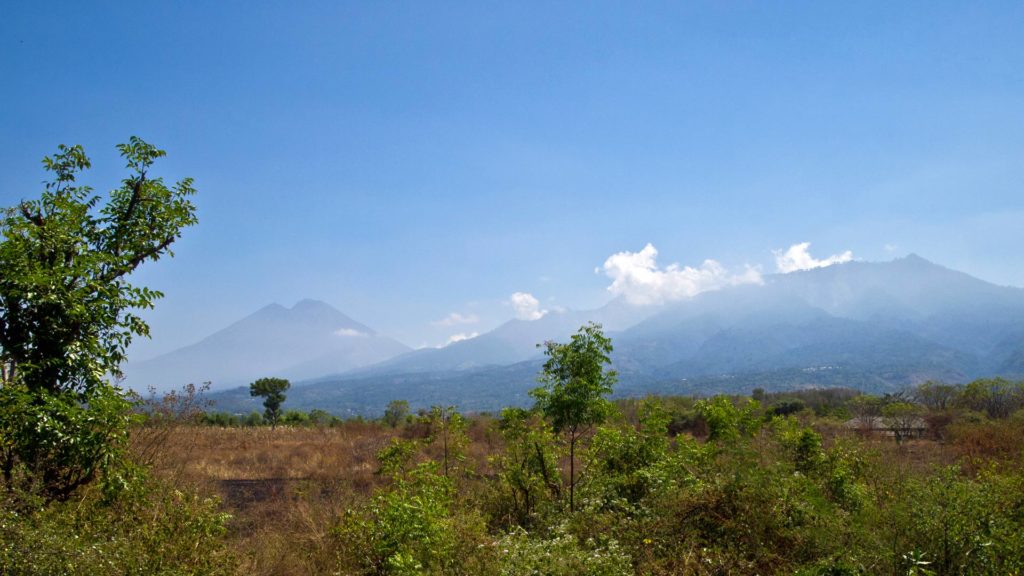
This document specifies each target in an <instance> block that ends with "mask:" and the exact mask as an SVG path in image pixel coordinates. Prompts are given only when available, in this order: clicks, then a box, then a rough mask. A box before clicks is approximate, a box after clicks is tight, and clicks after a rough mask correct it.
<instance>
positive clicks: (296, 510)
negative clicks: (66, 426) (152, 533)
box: [134, 418, 1020, 576]
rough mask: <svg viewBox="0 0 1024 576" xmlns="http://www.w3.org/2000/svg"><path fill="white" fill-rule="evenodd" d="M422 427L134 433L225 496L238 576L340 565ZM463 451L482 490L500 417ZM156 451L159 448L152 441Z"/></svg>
mask: <svg viewBox="0 0 1024 576" xmlns="http://www.w3.org/2000/svg"><path fill="white" fill-rule="evenodd" d="M817 424H818V425H819V426H818V428H819V432H821V433H822V435H823V436H824V438H825V443H826V445H827V446H828V445H832V444H834V443H836V442H854V443H855V444H857V445H858V446H859V448H860V449H862V450H866V451H867V452H866V453H867V454H871V456H870V457H869V459H870V460H871V461H873V462H874V463H876V464H875V465H876V466H879V467H881V468H885V469H887V470H888V472H887V474H882V475H881V476H886V475H897V476H904V475H908V474H914V475H916V474H922V473H925V471H926V470H928V469H934V467H936V466H942V465H948V464H951V463H954V462H963V460H964V459H965V458H964V457H965V456H967V457H968V458H969V457H970V456H974V455H977V454H979V453H982V454H984V455H986V456H988V455H990V454H991V453H995V452H998V453H1000V454H1002V453H1003V452H1005V451H1006V446H1010V445H1012V446H1013V447H1014V448H1015V449H1016V450H1018V454H1017V455H1018V457H1019V431H1020V428H1019V427H1013V429H1012V430H1010V428H1011V427H1010V426H1006V430H1002V429H1000V430H999V432H1003V434H993V433H992V431H990V430H985V431H984V434H981V435H980V436H981V437H982V439H984V440H986V442H982V441H981V440H978V438H977V437H976V436H977V435H971V434H967V433H964V432H962V431H959V430H957V431H956V432H957V434H954V435H953V436H954V439H953V441H952V442H936V441H934V440H913V441H908V442H904V443H903V444H899V445H898V444H896V443H895V442H894V441H893V440H892V439H888V438H860V437H857V436H856V435H854V434H853V433H852V432H851V431H849V430H848V429H845V428H843V427H841V426H838V425H829V424H827V423H826V425H825V426H820V425H821V422H817ZM425 435H426V429H424V428H423V427H418V426H416V425H412V426H406V427H403V428H400V429H398V430H392V429H389V428H385V427H383V426H381V425H379V424H376V423H365V422H346V423H344V424H343V425H340V426H337V427H322V428H316V427H302V428H290V427H279V428H277V429H276V430H271V429H269V428H216V427H208V426H190V425H172V426H170V427H169V429H155V428H149V429H147V428H140V429H138V430H136V434H135V435H134V436H135V438H134V440H135V444H136V446H137V447H145V450H144V451H145V453H146V454H148V458H149V461H150V464H151V467H152V469H153V470H154V472H155V473H156V474H158V475H160V476H162V477H164V478H167V479H169V480H171V481H172V482H175V483H177V484H178V485H185V486H191V487H193V488H195V489H197V490H199V491H200V492H202V493H205V494H214V495H218V496H219V497H220V498H221V501H222V502H223V505H224V507H225V509H226V511H227V512H229V513H231V514H232V515H233V517H234V519H233V520H232V522H231V525H230V532H229V539H230V546H231V548H232V549H233V550H234V553H235V554H236V556H237V557H238V559H239V561H240V570H239V574H246V575H253V576H260V575H271V574H274V575H282V576H292V575H296V576H298V575H312V574H330V573H333V572H335V571H336V570H337V566H338V558H337V556H336V554H337V553H338V550H337V543H336V542H335V539H334V538H333V536H332V532H331V529H332V528H333V527H335V526H337V525H338V523H339V521H340V519H341V518H342V517H343V516H344V513H345V511H346V510H349V509H355V508H358V507H359V506H360V505H361V504H362V503H365V502H366V501H367V499H368V498H369V497H370V495H371V494H372V493H373V491H374V489H375V488H376V487H378V486H380V485H381V483H382V482H383V479H382V478H380V477H379V476H378V475H377V474H376V471H377V468H378V462H377V457H376V455H377V453H378V452H379V451H380V450H381V449H382V448H384V447H385V446H387V445H388V444H389V443H390V442H391V440H392V438H394V437H404V438H407V439H410V438H423V437H424V436H425ZM467 435H468V437H469V440H470V443H469V445H468V446H466V447H465V454H466V456H467V458H468V460H469V461H470V468H471V469H473V470H475V475H471V476H470V477H468V479H467V478H462V479H460V494H463V495H470V494H480V493H482V492H483V487H484V484H485V483H486V482H488V479H489V478H490V477H491V476H492V473H493V471H492V470H491V468H490V464H489V460H488V457H490V456H494V455H497V454H500V453H501V452H502V450H503V444H502V441H501V437H500V435H499V434H498V433H497V432H496V430H495V429H494V426H493V421H491V420H489V419H486V418H473V419H471V421H470V426H469V428H468V430H467ZM157 445H158V447H159V449H158V450H154V449H153V446H157ZM439 450H440V446H439V445H438V444H436V443H435V444H433V445H430V446H427V447H425V449H424V450H423V452H422V454H421V457H430V458H434V459H440V458H441V454H440V453H439Z"/></svg>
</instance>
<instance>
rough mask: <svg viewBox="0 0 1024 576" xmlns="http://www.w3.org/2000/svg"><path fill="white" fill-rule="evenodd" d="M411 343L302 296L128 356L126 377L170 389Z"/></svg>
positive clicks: (246, 378)
mask: <svg viewBox="0 0 1024 576" xmlns="http://www.w3.org/2000/svg"><path fill="white" fill-rule="evenodd" d="M410 350H411V348H409V347H408V346H406V345H404V344H402V343H400V342H398V341H396V340H394V339H392V338H389V337H387V336H382V335H380V334H377V333H376V332H375V331H374V330H373V329H371V328H369V327H367V326H365V325H363V324H360V323H359V322H356V321H355V320H353V319H352V318H349V317H348V316H346V315H345V314H342V313H341V312H339V311H338V310H336V309H334V308H332V307H331V306H330V305H328V304H326V303H324V302H319V301H316V300H302V301H300V302H299V303H297V304H296V305H295V306H293V307H292V308H285V307H284V306H281V305H280V304H271V305H269V306H266V307H264V308H262V309H260V310H258V311H256V312H254V313H253V314H251V315H249V316H247V317H245V318H243V319H242V320H239V321H238V322H235V323H234V324H232V325H230V326H228V327H226V328H224V329H223V330H220V331H218V332H215V333H214V334H211V335H210V336H207V337H206V338H204V339H202V340H200V341H199V342H196V343H195V344H192V345H190V346H186V347H184V348H180V349H178V350H175V351H173V352H170V353H168V354H164V355H162V356H158V357H156V358H153V359H151V360H147V361H143V362H138V363H132V364H129V365H128V367H127V368H126V370H125V376H126V380H125V383H126V384H127V385H129V386H131V387H133V388H136V389H140V388H141V389H145V388H147V387H149V386H153V387H155V388H157V389H158V390H166V389H171V388H177V387H180V386H181V385H183V384H187V383H190V382H191V383H194V384H200V383H202V382H211V383H212V387H213V388H214V389H224V388H227V387H232V386H242V385H247V384H248V383H249V382H252V381H253V380H255V379H257V378H261V377H263V376H268V375H273V376H281V377H284V378H289V379H292V380H303V379H307V378H313V377H316V376H323V375H324V374H336V373H339V372H345V371H347V370H350V369H352V368H357V367H359V366H366V365H369V364H373V363H376V362H380V361H382V360H386V359H388V358H391V357H393V356H396V355H398V354H402V353H404V352H409V351H410Z"/></svg>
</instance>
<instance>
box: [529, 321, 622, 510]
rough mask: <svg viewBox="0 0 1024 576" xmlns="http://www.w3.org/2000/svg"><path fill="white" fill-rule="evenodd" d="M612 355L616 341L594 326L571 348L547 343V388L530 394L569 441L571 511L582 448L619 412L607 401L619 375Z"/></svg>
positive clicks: (543, 383)
mask: <svg viewBox="0 0 1024 576" xmlns="http://www.w3.org/2000/svg"><path fill="white" fill-rule="evenodd" d="M611 352H612V341H611V339H610V338H607V337H606V336H605V335H604V332H602V330H601V325H600V324H595V323H593V322H591V323H589V324H587V325H586V326H583V327H581V328H580V329H579V331H577V332H576V333H575V334H573V335H572V338H571V339H570V341H569V343H567V344H559V343H558V342H551V341H548V342H545V343H544V354H545V355H546V356H547V357H548V359H547V361H546V362H545V363H544V369H543V372H542V373H541V375H540V377H539V378H538V381H539V382H540V383H541V386H540V387H538V388H534V389H533V390H531V391H530V395H531V396H533V397H534V399H535V400H536V404H537V408H538V409H539V410H540V411H541V412H542V413H543V414H544V415H545V416H546V417H548V418H549V419H551V426H552V428H553V429H554V431H555V432H556V433H558V434H562V435H564V436H565V438H566V440H567V441H568V444H569V510H570V511H575V509H576V504H575V491H576V490H575V488H576V444H577V442H578V441H579V440H580V438H581V437H583V436H584V435H586V434H587V433H588V432H590V430H592V429H593V427H594V426H595V425H598V424H601V423H602V422H604V421H605V420H606V419H607V418H608V416H609V415H610V414H611V413H612V412H613V410H614V406H613V405H612V403H611V402H609V401H608V399H607V398H606V397H607V396H608V395H609V394H611V393H612V386H613V385H614V384H615V381H616V373H615V371H614V370H606V369H605V365H606V364H611V359H610V357H609V355H610V354H611Z"/></svg>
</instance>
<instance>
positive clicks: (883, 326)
mask: <svg viewBox="0 0 1024 576" xmlns="http://www.w3.org/2000/svg"><path fill="white" fill-rule="evenodd" d="M588 320H593V321H597V322H603V323H604V326H605V331H606V333H607V334H608V335H609V336H610V337H611V338H612V340H613V344H614V346H615V350H614V352H613V353H612V361H613V365H614V368H615V369H616V370H618V372H619V382H618V384H617V386H616V394H619V395H632V396H636V395H644V394H649V393H658V394H667V393H668V394H670V393H676V394H714V393H720V392H749V391H750V390H751V389H752V388H755V387H761V388H765V389H768V390H780V389H787V388H793V387H824V386H849V387H853V388H859V389H863V390H867V391H871V392H885V391H895V390H899V389H902V388H905V387H906V386H909V385H913V384H916V383H920V382H923V381H925V380H929V379H934V380H942V381H946V382H966V381H969V380H972V379H974V378H978V377H984V376H995V375H999V376H1005V377H1009V378H1019V377H1021V376H1024V290H1022V289H1019V288H1010V287H1003V286H996V285H994V284H991V283H988V282H985V281H983V280H979V279H977V278H974V277H971V276H969V275H967V274H964V273H962V272H957V271H954V270H950V269H948V268H945V267H943V266H940V265H937V264H934V263H932V262H929V261H928V260H926V259H924V258H922V257H920V256H916V255H911V256H908V257H905V258H900V259H897V260H893V261H890V262H848V263H845V264H837V265H833V266H829V267H825V268H817V269H813V270H806V271H800V272H793V273H789V274H773V275H766V276H765V277H764V282H763V283H762V284H760V285H742V286H734V287H728V288H724V289H721V290H718V291H714V292H705V293H702V294H699V295H697V296H695V297H693V298H690V299H687V300H683V301H680V302H675V303H673V304H670V305H664V306H657V307H648V308H637V307H633V306H629V305H628V304H626V303H624V302H621V301H613V302H612V303H611V304H609V305H608V306H606V307H604V308H601V309H598V310H592V311H581V312H562V313H550V314H548V315H546V316H545V317H543V318H541V319H539V320H535V321H531V322H527V321H522V320H513V321H510V322H508V323H506V324H504V325H502V326H500V327H498V328H497V329H495V330H494V331H492V332H489V333H487V334H483V335H481V336H478V337H477V338H473V339H471V340H466V341H463V342H458V343H455V344H452V345H450V346H447V347H445V348H442V349H431V350H418V351H414V352H410V353H407V354H403V355H399V356H395V357H394V358H391V359H389V360H387V361H384V362H382V363H379V364H376V365H372V366H367V367H364V368H362V369H358V370H355V371H351V372H349V373H346V374H340V375H334V376H329V377H323V378H318V379H315V380H310V381H307V382H305V383H302V384H300V385H299V386H296V387H294V388H293V389H292V390H291V391H290V392H289V403H288V406H293V407H319V408H323V409H326V410H331V411H334V412H336V413H339V414H352V413H362V414H379V413H380V411H381V410H383V407H384V406H385V405H386V403H387V402H388V401H389V400H393V399H399V398H401V399H406V400H409V401H410V402H411V403H412V404H413V405H414V406H416V407H426V406H429V405H431V404H455V405H458V406H460V407H462V408H463V409H471V410H496V409H499V408H501V407H503V406H506V405H512V404H519V405H522V404H526V403H528V402H529V397H528V396H527V392H528V391H529V389H530V388H532V387H534V386H536V375H537V373H538V371H539V370H540V367H541V364H542V361H543V358H542V356H541V355H540V351H539V350H538V349H537V348H536V344H537V343H539V342H543V341H544V340H549V339H554V340H558V341H565V340H566V339H567V338H568V337H569V335H571V334H572V333H573V332H575V331H576V329H577V328H578V327H579V326H580V325H582V324H583V323H585V322H586V321H588ZM244 392H245V391H244V390H239V391H236V392H225V393H224V394H221V395H220V396H218V398H217V402H218V405H219V406H220V407H221V408H223V409H229V410H233V411H249V410H250V409H253V408H254V407H257V406H258V405H257V404H256V403H254V402H253V401H252V399H249V398H247V397H245V394H244Z"/></svg>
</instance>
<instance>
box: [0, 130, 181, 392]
mask: <svg viewBox="0 0 1024 576" xmlns="http://www.w3.org/2000/svg"><path fill="white" fill-rule="evenodd" d="M118 150H120V152H121V156H122V157H123V158H124V159H125V160H126V162H127V168H128V169H129V170H130V174H129V176H128V177H127V178H125V179H124V180H123V181H122V182H121V186H120V187H119V188H117V189H115V190H113V191H112V192H110V195H109V198H108V199H107V201H106V202H105V203H103V204H101V202H100V197H99V196H97V195H95V194H93V190H92V188H90V187H89V186H82V185H77V184H76V178H77V177H78V176H79V174H80V173H81V172H82V171H84V170H86V169H88V168H89V167H90V166H91V163H90V161H89V158H88V157H87V156H86V155H85V151H84V150H83V149H82V147H81V146H64V145H61V146H60V147H59V149H58V153H57V154H55V155H54V156H52V157H51V156H47V157H46V158H44V159H43V166H44V168H45V169H46V170H47V171H48V172H50V173H51V179H50V180H49V181H47V182H45V187H44V190H43V193H42V195H41V196H40V198H39V199H38V200H25V201H23V202H21V203H20V204H18V205H17V206H15V207H12V208H7V209H5V210H4V211H3V215H2V219H0V236H2V238H3V240H2V242H0V270H2V271H3V274H2V275H0V366H2V371H0V376H2V381H3V383H4V384H8V383H11V382H14V381H17V382H19V383H20V384H21V385H24V386H26V387H27V388H28V389H30V390H46V391H49V392H52V393H58V392H65V391H75V392H79V393H84V392H88V391H89V390H90V389H91V388H93V387H95V386H97V385H99V384H100V383H102V382H103V380H104V378H105V377H106V375H108V374H113V375H115V376H116V375H119V374H120V365H121V363H122V362H123V361H124V360H125V350H126V348H127V347H128V344H129V343H130V342H131V340H132V337H133V336H136V335H144V336H145V335H148V334H149V327H148V326H147V325H146V323H145V322H144V321H143V320H142V319H141V318H140V317H139V316H137V315H136V314H135V313H134V310H137V309H142V308H151V307H152V305H153V301H154V300H156V299H158V298H160V297H161V296H162V294H161V293H160V292H157V291H155V290H150V289H149V288H146V287H138V286H134V285H132V284H131V283H130V282H129V275H130V274H131V273H132V272H133V271H134V270H135V269H136V268H137V267H138V266H139V265H140V264H142V263H143V262H146V261H149V260H157V259H159V258H160V257H162V256H164V255H166V254H170V247H171V244H173V243H174V241H175V240H177V239H178V238H179V237H180V236H181V232H182V230H184V229H185V228H187V227H188V226H191V225H193V224H195V223H196V215H195V207H194V206H193V204H192V202H191V200H190V199H189V198H190V196H192V195H193V194H194V193H195V189H194V188H193V186H192V180H191V179H189V178H185V179H183V180H181V181H179V182H178V183H176V184H175V185H173V186H171V187H168V186H166V185H165V184H164V182H163V180H162V179H161V178H153V177H151V176H150V175H149V170H150V167H151V166H152V165H153V162H154V161H155V160H156V159H157V158H160V157H161V156H164V154H165V153H164V151H163V150H159V149H157V148H156V147H154V146H152V145H151V144H148V143H146V142H144V141H143V140H141V139H139V138H137V137H134V136H133V137H132V138H131V139H130V140H129V141H128V143H127V144H121V145H119V146H118Z"/></svg>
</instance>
